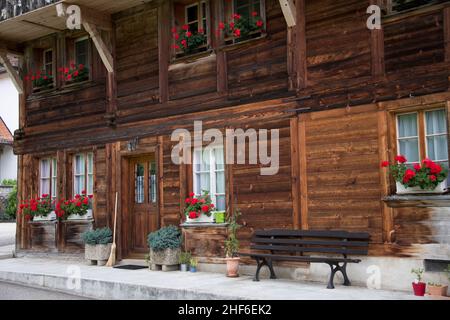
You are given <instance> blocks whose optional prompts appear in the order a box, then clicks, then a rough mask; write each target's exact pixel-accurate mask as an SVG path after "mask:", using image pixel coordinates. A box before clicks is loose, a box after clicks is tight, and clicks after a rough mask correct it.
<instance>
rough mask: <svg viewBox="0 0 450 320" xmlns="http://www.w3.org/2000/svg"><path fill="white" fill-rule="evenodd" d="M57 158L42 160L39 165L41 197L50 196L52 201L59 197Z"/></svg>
mask: <svg viewBox="0 0 450 320" xmlns="http://www.w3.org/2000/svg"><path fill="white" fill-rule="evenodd" d="M57 176H58V169H57V162H56V158H46V159H41V160H40V164H39V195H43V194H49V195H50V196H51V198H52V200H55V199H56V197H57Z"/></svg>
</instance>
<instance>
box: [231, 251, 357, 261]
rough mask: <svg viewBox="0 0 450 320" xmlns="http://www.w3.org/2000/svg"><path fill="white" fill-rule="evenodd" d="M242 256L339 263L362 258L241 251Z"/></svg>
mask: <svg viewBox="0 0 450 320" xmlns="http://www.w3.org/2000/svg"><path fill="white" fill-rule="evenodd" d="M239 255H240V256H247V257H260V258H270V259H272V260H281V261H304V262H315V263H316V262H317V263H319V262H321V263H327V262H339V263H344V262H347V263H359V262H361V260H360V259H349V258H339V257H337V258H334V257H307V256H286V255H273V254H270V253H239Z"/></svg>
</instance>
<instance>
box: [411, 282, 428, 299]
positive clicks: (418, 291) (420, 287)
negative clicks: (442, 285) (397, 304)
mask: <svg viewBox="0 0 450 320" xmlns="http://www.w3.org/2000/svg"><path fill="white" fill-rule="evenodd" d="M412 286H413V290H414V295H415V296H419V297H423V296H424V295H425V289H426V288H427V284H426V283H424V282H419V283H415V282H413V284H412Z"/></svg>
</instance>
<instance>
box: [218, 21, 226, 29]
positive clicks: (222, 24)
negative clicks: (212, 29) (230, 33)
mask: <svg viewBox="0 0 450 320" xmlns="http://www.w3.org/2000/svg"><path fill="white" fill-rule="evenodd" d="M223 29H225V23H223V22H219V30H223Z"/></svg>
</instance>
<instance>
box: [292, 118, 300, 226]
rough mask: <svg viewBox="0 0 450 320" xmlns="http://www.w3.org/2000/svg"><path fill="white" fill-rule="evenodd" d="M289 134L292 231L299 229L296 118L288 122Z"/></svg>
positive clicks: (298, 168)
mask: <svg viewBox="0 0 450 320" xmlns="http://www.w3.org/2000/svg"><path fill="white" fill-rule="evenodd" d="M290 132H291V188H292V219H293V221H292V223H293V227H294V229H300V225H301V223H300V217H301V214H300V155H299V150H298V148H299V146H300V144H299V141H298V136H299V132H298V118H297V117H295V118H292V119H291V120H290Z"/></svg>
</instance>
